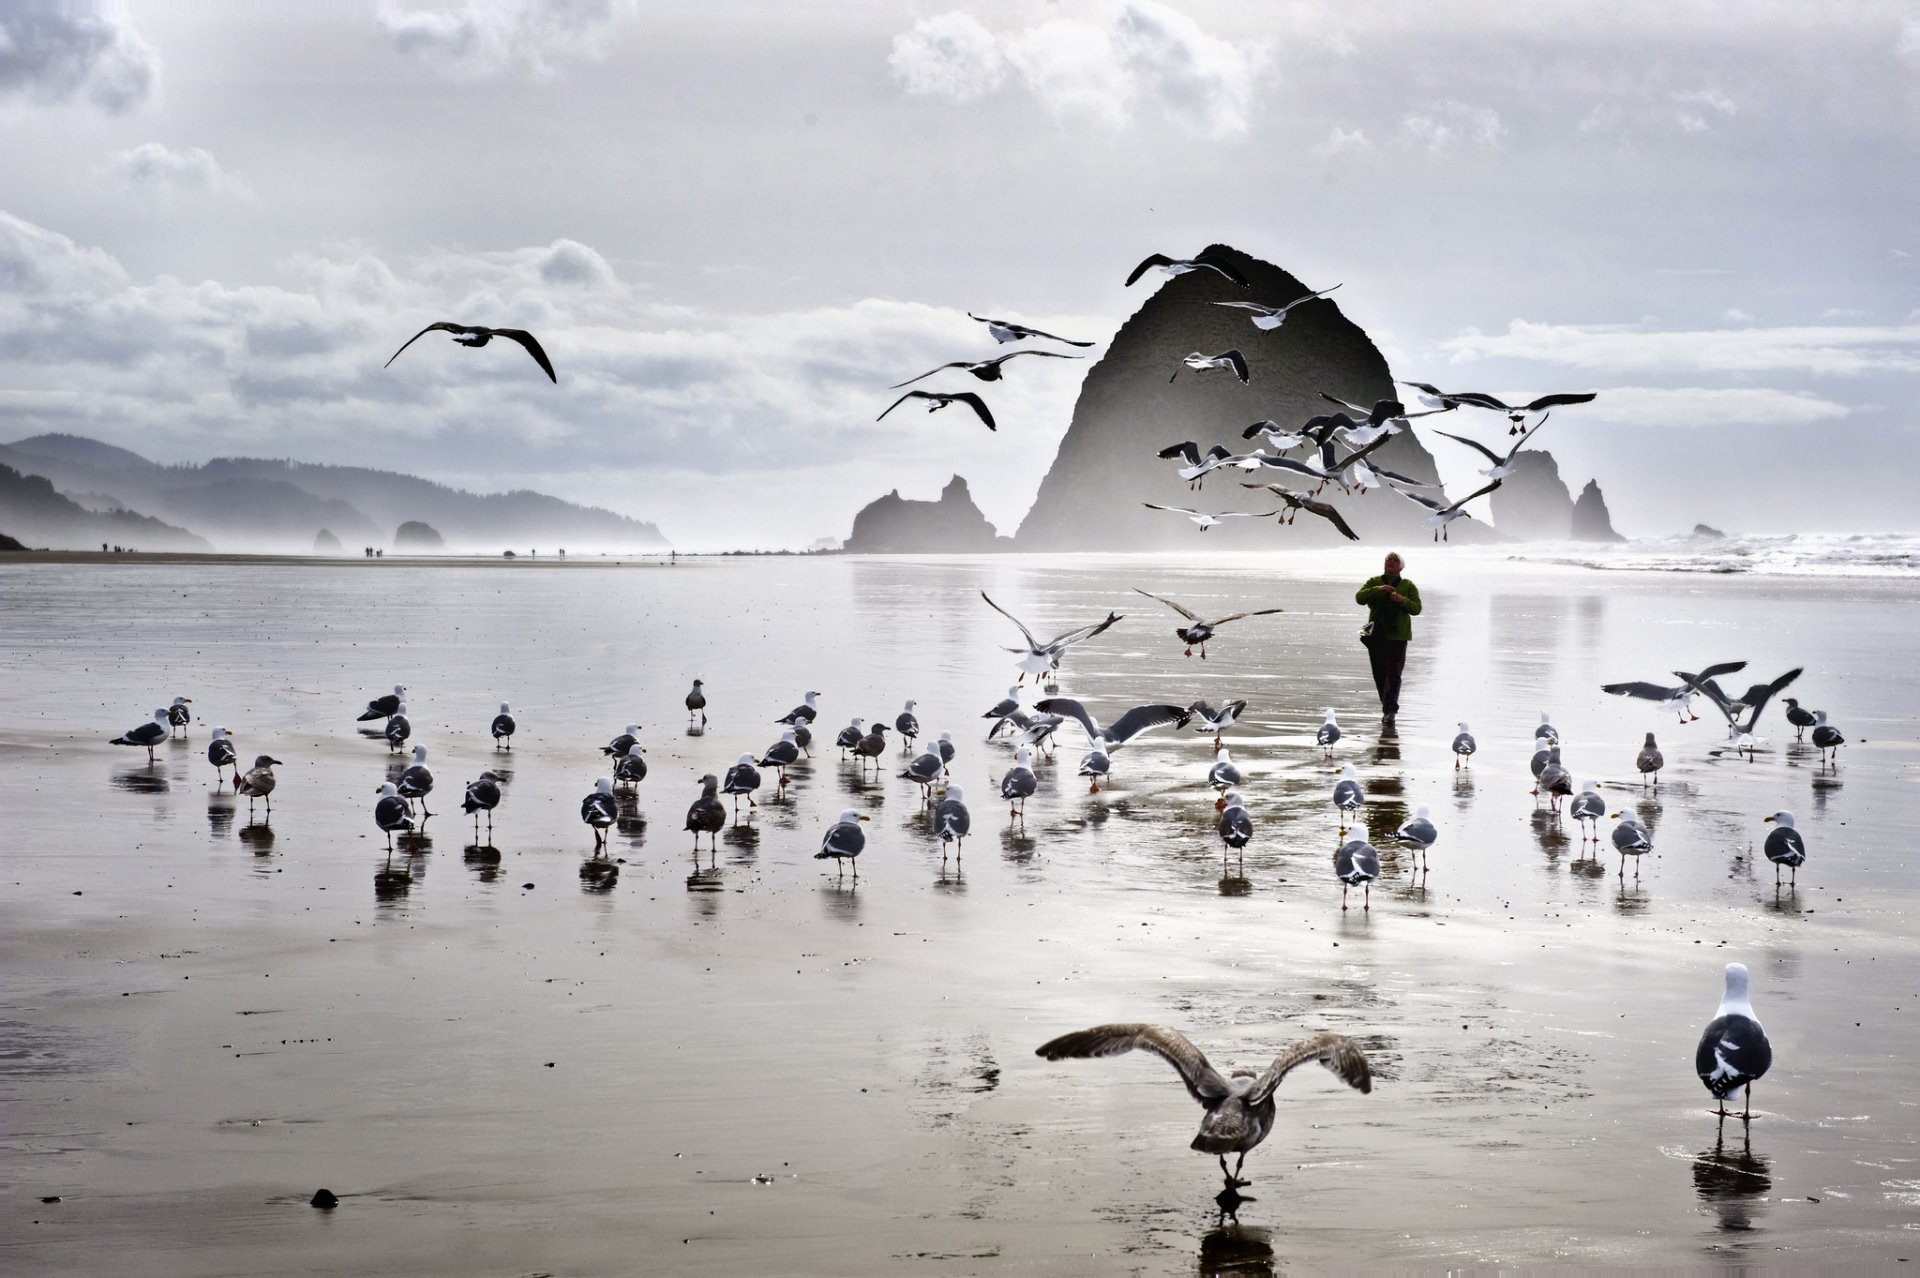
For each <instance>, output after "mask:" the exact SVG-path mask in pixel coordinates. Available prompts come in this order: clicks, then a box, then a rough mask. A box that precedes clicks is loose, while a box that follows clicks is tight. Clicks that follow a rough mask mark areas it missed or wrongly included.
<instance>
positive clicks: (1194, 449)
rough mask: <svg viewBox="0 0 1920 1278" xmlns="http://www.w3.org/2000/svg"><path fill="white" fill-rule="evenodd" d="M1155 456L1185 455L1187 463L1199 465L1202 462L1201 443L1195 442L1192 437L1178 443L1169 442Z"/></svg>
mask: <svg viewBox="0 0 1920 1278" xmlns="http://www.w3.org/2000/svg"><path fill="white" fill-rule="evenodd" d="M1154 456H1155V457H1168V458H1171V457H1183V458H1185V459H1186V462H1187V465H1189V466H1198V465H1199V464H1200V445H1198V444H1196V443H1194V442H1193V441H1192V440H1191V439H1188V440H1182V441H1181V442H1180V443H1178V444H1168V445H1167V446H1166V447H1165V448H1163V449H1161V450H1160V451H1159V452H1157V453H1155V454H1154Z"/></svg>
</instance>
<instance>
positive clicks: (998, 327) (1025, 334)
mask: <svg viewBox="0 0 1920 1278" xmlns="http://www.w3.org/2000/svg"><path fill="white" fill-rule="evenodd" d="M1334 287H1335V288H1338V287H1340V286H1339V285H1338V284H1336V285H1334ZM967 318H968V319H970V320H979V321H980V322H981V323H982V324H985V325H986V326H987V332H989V333H991V334H992V335H993V340H994V341H996V342H1001V343H1006V342H1023V341H1025V340H1026V339H1027V338H1029V337H1044V338H1046V339H1047V340H1048V341H1050V342H1064V343H1065V344H1066V345H1068V346H1091V345H1093V343H1092V342H1076V341H1074V340H1073V339H1072V338H1071V337H1059V336H1056V335H1055V334H1052V333H1043V332H1041V331H1040V330H1039V329H1037V328H1028V327H1027V326H1026V325H1025V324H1016V323H1014V322H1013V321H1012V320H1003V319H988V318H987V317H986V316H984V315H975V314H974V313H973V312H972V311H968V312H967Z"/></svg>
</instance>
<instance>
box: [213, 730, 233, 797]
mask: <svg viewBox="0 0 1920 1278" xmlns="http://www.w3.org/2000/svg"><path fill="white" fill-rule="evenodd" d="M236 757H237V756H236V755H235V754H234V750H233V739H232V738H231V737H229V736H228V735H227V730H226V729H225V728H215V729H214V730H213V740H211V741H209V742H208V743H207V762H208V763H211V764H212V765H213V775H214V776H215V778H217V779H216V780H215V781H214V783H213V788H214V789H216V790H218V789H219V788H220V783H221V782H222V781H225V780H226V775H227V774H226V771H225V769H227V768H230V767H232V766H233V761H234V759H235V758H236ZM233 783H234V784H235V785H239V784H240V776H239V773H238V772H237V771H236V772H235V774H234V778H233Z"/></svg>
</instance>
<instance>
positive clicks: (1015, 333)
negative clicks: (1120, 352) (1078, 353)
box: [967, 311, 1093, 346]
mask: <svg viewBox="0 0 1920 1278" xmlns="http://www.w3.org/2000/svg"><path fill="white" fill-rule="evenodd" d="M967 318H968V319H970V320H979V321H980V322H981V323H982V324H985V325H986V326H987V332H989V333H991V334H993V340H994V341H996V342H1021V341H1025V340H1026V339H1027V338H1029V337H1044V338H1046V339H1047V340H1048V341H1050V342H1064V343H1066V344H1067V345H1068V346H1091V345H1093V343H1092V342H1076V341H1074V340H1073V339H1072V338H1071V337H1061V336H1059V335H1058V334H1056V333H1043V332H1041V331H1040V330H1039V329H1037V328H1028V327H1027V326H1026V325H1025V324H1016V323H1014V322H1013V321H1012V320H1003V319H988V318H987V317H986V316H984V315H975V314H974V313H973V312H972V311H968V312H967Z"/></svg>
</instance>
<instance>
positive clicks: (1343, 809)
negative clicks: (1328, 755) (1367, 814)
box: [1333, 763, 1367, 834]
mask: <svg viewBox="0 0 1920 1278" xmlns="http://www.w3.org/2000/svg"><path fill="white" fill-rule="evenodd" d="M1366 803H1367V792H1366V791H1365V790H1362V789H1361V788H1360V774H1359V773H1358V772H1356V771H1354V767H1353V765H1352V764H1351V763H1349V764H1347V765H1346V766H1345V767H1343V768H1341V769H1340V779H1339V780H1338V781H1335V782H1334V783H1333V807H1334V810H1335V811H1336V812H1338V813H1339V814H1340V833H1342V834H1345V833H1346V832H1347V828H1348V827H1347V818H1348V817H1350V816H1352V815H1353V814H1354V813H1356V812H1358V811H1359V810H1360V809H1361V808H1363V807H1365V806H1366Z"/></svg>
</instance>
